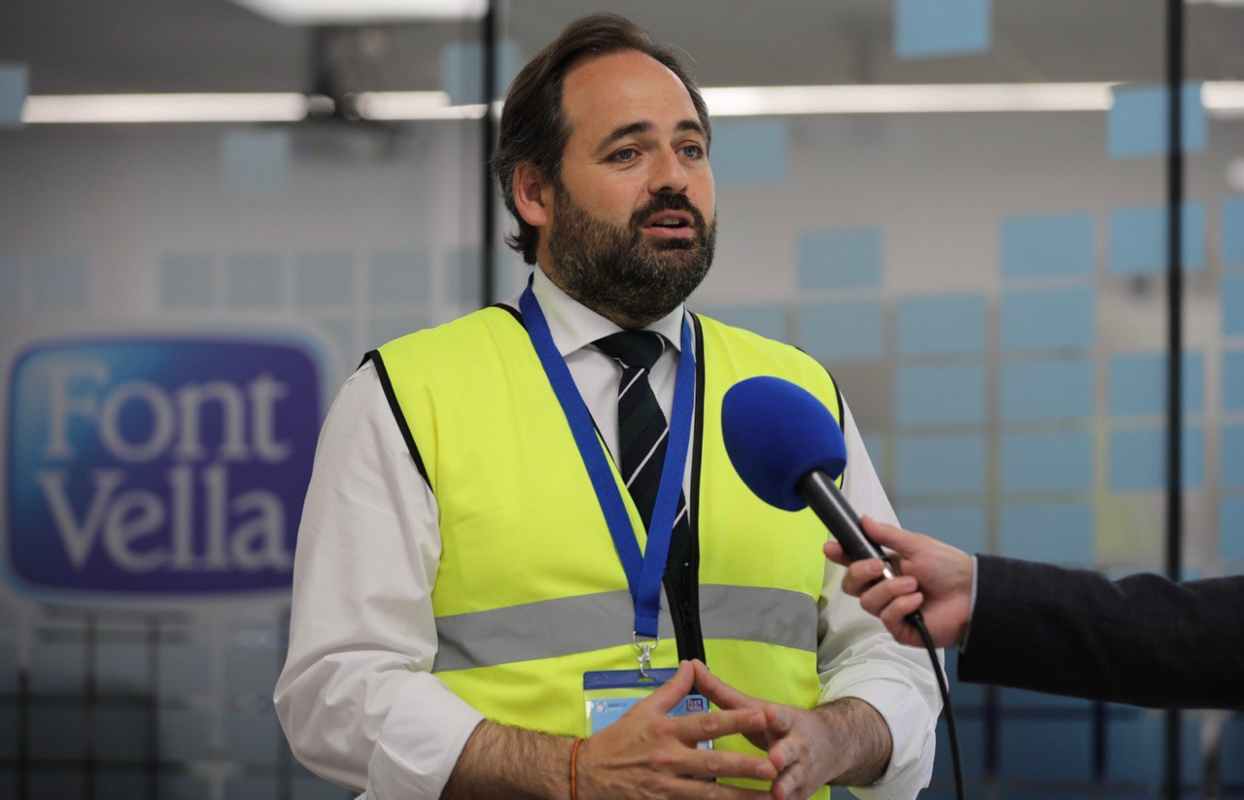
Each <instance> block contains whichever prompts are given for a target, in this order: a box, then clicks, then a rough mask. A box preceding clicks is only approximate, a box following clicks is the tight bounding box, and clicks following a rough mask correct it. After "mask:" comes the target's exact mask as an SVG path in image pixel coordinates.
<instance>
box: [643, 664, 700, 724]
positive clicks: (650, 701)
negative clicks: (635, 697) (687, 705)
mask: <svg viewBox="0 0 1244 800" xmlns="http://www.w3.org/2000/svg"><path fill="white" fill-rule="evenodd" d="M694 685H695V668H694V667H692V665H691V662H690V661H683V662H682V663H680V664H679V665H678V671H677V672H675V673H674V677H672V678H670V679H669V680H668V681H666V682H665V683H663V684H662V685H661V686H660V687H658V688H657V690H656V691H654V692H653V693H652V694H651V695H649V696H648V698H647V699H646V700H644V701H643V702H642V703H640V704H639V705H642V706H648V707H650V708H653V709H655V710H657V711H660V712H661V713H662V714H665V713H667V712H668V711H670V710H671V709H673V708H674V706H676V705H678V703H679V702H680V701H681V700H682V699H683V698H684V697H686V696H687V695H688V694H690V693H691V688H692V687H693V686H694ZM639 705H637V706H636V708H638V707H639Z"/></svg>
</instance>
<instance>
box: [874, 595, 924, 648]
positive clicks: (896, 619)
mask: <svg viewBox="0 0 1244 800" xmlns="http://www.w3.org/2000/svg"><path fill="white" fill-rule="evenodd" d="M922 605H924V595H923V594H921V593H920V592H914V593H912V594H906V595H903V596H902V597H896V598H895V599H894V600H893V601H891V602H890V604H889V605H887V606H886V607H885V608H883V609H882V610H881V614H880V615H879V616H880V617H881V621H882V622H883V623H885V626H886V629H887V630H889V631H890V633H892V634H894V638H896V639H897V638H899V637H898V633H896V631H897V630H899V629H901V628H903V627H905V626H906V625H907V623H906V621H905V620H906V617H907V615H908V614H910V613H912V612H913V611H916V610H917V609H919V608H920V606H922Z"/></svg>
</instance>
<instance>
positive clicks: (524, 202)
mask: <svg viewBox="0 0 1244 800" xmlns="http://www.w3.org/2000/svg"><path fill="white" fill-rule="evenodd" d="M552 199H553V193H552V187H551V186H550V185H549V182H548V181H547V180H546V179H545V177H544V173H542V172H541V171H540V169H539V168H538V167H537V166H536V165H535V164H532V163H531V162H530V161H523V162H520V163H519V164H518V166H516V167H515V168H514V205H515V206H516V207H517V208H518V214H519V216H521V217H522V218H523V221H524V222H526V223H527V224H528V225H531V226H532V227H536V228H541V227H544V226H545V225H547V224H549V221H550V219H551V218H552V214H551V213H550V212H551V211H552V208H551V203H552Z"/></svg>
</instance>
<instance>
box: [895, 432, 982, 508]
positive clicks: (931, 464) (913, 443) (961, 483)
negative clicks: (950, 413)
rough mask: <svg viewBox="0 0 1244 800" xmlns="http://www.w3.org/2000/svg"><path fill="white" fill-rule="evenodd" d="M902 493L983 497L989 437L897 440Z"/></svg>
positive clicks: (898, 475)
mask: <svg viewBox="0 0 1244 800" xmlns="http://www.w3.org/2000/svg"><path fill="white" fill-rule="evenodd" d="M895 461H896V462H897V469H896V470H895V472H896V477H897V485H898V491H899V494H901V495H904V496H911V495H934V494H977V495H979V494H983V493H984V491H985V438H984V436H983V435H981V434H972V435H967V436H899V437H898V438H897V439H896V441H895Z"/></svg>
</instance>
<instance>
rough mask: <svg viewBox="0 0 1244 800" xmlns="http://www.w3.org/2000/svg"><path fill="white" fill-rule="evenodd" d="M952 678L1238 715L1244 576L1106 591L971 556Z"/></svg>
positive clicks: (1090, 578)
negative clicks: (966, 618)
mask: <svg viewBox="0 0 1244 800" xmlns="http://www.w3.org/2000/svg"><path fill="white" fill-rule="evenodd" d="M959 678H960V679H961V680H965V681H971V682H973V683H992V684H997V685H999V686H1010V687H1014V688H1019V689H1031V690H1034V691H1038V692H1048V693H1051V694H1064V695H1071V696H1075V697H1088V698H1094V699H1098V700H1110V701H1113V702H1119V703H1133V704H1136V705H1144V706H1155V707H1167V706H1182V707H1187V708H1244V576H1240V577H1231V578H1218V579H1214V580H1203V581H1192V582H1188V583H1172V582H1171V581H1168V580H1166V579H1165V578H1162V577H1159V576H1157V575H1133V576H1130V577H1127V578H1124V579H1123V580H1120V581H1110V580H1108V579H1106V578H1104V577H1102V576H1101V575H1099V574H1097V573H1095V572H1087V571H1083V570H1068V569H1061V568H1059V567H1054V566H1050V565H1047V564H1037V563H1032V562H1027V561H1015V560H1012V559H1006V558H998V557H995V556H978V557H977V586H976V606H975V609H974V611H973V614H972V627H971V632H970V634H969V638H968V643H967V647H966V648H965V649H964V651H963V653H962V654H961V655H960V658H959Z"/></svg>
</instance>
